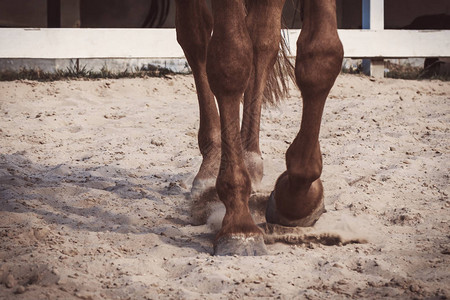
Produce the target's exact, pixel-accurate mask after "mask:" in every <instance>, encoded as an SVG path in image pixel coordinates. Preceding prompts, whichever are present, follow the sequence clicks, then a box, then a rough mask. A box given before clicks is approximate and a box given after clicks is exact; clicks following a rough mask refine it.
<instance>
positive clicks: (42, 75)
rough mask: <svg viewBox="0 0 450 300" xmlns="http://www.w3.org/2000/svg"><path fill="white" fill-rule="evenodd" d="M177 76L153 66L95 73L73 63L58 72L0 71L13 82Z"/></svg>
mask: <svg viewBox="0 0 450 300" xmlns="http://www.w3.org/2000/svg"><path fill="white" fill-rule="evenodd" d="M173 74H175V73H174V72H172V71H170V70H169V69H166V68H158V67H156V66H153V65H148V66H146V67H144V68H141V69H137V70H134V71H129V70H128V69H126V70H125V71H119V72H113V71H111V70H109V69H108V68H107V67H106V66H104V67H102V69H101V70H100V71H93V70H89V69H87V67H86V66H82V67H80V66H79V65H78V64H76V63H72V64H71V65H70V66H69V67H67V68H66V69H64V70H56V71H55V72H43V71H42V70H39V69H26V68H24V69H21V70H20V71H18V72H16V71H0V81H13V80H36V81H57V80H67V79H100V78H109V79H118V78H144V77H168V76H169V75H173Z"/></svg>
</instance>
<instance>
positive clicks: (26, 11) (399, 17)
mask: <svg viewBox="0 0 450 300" xmlns="http://www.w3.org/2000/svg"><path fill="white" fill-rule="evenodd" d="M165 1H170V4H171V9H170V12H169V16H168V18H167V21H166V23H165V24H164V26H163V27H174V18H175V3H174V1H173V0H165ZM186 1H187V0H186ZM208 1H209V0H208ZM336 2H337V14H338V23H339V28H342V29H358V28H361V14H362V5H361V2H362V0H336ZM70 3H72V4H71V5H76V3H79V6H80V13H79V14H78V16H79V18H81V27H141V26H142V25H143V23H144V20H145V17H146V16H147V14H148V12H149V9H150V4H149V3H150V2H149V1H148V0H62V5H63V7H65V9H64V10H63V12H62V13H63V16H62V18H63V19H64V18H66V19H70V17H69V16H68V15H69V14H71V13H72V14H73V13H74V7H72V6H71V5H69V4H70ZM296 3H297V0H286V6H285V9H284V20H285V24H286V25H287V26H288V27H290V28H300V26H301V21H300V20H299V19H300V18H299V11H298V8H296ZM46 4H47V1H46V0H0V26H10V27H12V26H17V27H46V26H47V14H46ZM384 5H385V28H387V29H395V28H402V27H404V26H406V25H408V24H410V23H411V22H412V21H413V20H414V19H415V18H416V17H418V16H421V15H430V14H449V15H450V1H449V0H426V1H425V0H386V1H385V4H384ZM78 26H79V24H78ZM63 27H77V24H76V22H74V21H72V20H71V21H68V22H65V23H64V22H63Z"/></svg>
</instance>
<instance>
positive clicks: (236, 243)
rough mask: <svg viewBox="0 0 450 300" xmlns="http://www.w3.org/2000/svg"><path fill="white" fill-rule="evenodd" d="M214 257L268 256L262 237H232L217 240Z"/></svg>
mask: <svg viewBox="0 0 450 300" xmlns="http://www.w3.org/2000/svg"><path fill="white" fill-rule="evenodd" d="M214 255H219V256H226V255H240V256H259V255H267V249H266V245H265V244H264V238H263V236H262V235H254V236H244V235H231V236H224V237H221V238H219V239H218V240H217V242H216V243H215V245H214Z"/></svg>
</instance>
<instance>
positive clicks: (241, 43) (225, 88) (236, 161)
mask: <svg viewBox="0 0 450 300" xmlns="http://www.w3.org/2000/svg"><path fill="white" fill-rule="evenodd" d="M212 9H213V16H214V29H213V36H212V38H211V41H210V43H209V47H208V55H207V63H206V71H207V74H208V80H209V84H210V86H211V89H212V91H213V92H214V94H215V95H216V98H217V103H218V106H219V111H220V124H221V137H222V144H221V146H222V155H221V162H220V170H219V175H218V177H217V182H216V190H217V193H218V195H219V198H220V200H221V201H222V202H223V203H224V205H225V208H226V212H225V216H224V218H223V221H222V228H221V229H220V231H219V233H218V234H217V236H216V239H215V243H214V252H215V254H216V255H233V254H238V255H258V254H265V253H266V249H265V245H264V239H263V236H262V231H261V230H260V229H259V228H258V227H257V226H256V224H255V223H254V221H253V219H252V217H251V215H250V211H249V208H248V199H249V197H250V192H251V181H250V176H249V174H248V171H247V168H246V166H245V163H244V159H243V150H242V142H241V137H240V123H239V104H240V102H241V98H242V96H243V93H244V91H245V89H246V87H247V82H248V79H249V77H250V71H251V64H252V57H253V50H252V42H251V39H250V36H249V34H248V29H247V26H246V23H245V16H246V12H245V7H244V4H243V3H242V1H239V0H232V1H223V0H213V1H212Z"/></svg>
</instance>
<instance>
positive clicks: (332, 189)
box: [0, 75, 450, 299]
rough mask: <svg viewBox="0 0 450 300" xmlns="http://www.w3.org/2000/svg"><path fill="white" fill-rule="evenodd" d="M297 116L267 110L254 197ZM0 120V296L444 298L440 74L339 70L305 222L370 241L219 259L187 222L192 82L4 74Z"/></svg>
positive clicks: (445, 191) (446, 90)
mask: <svg viewBox="0 0 450 300" xmlns="http://www.w3.org/2000/svg"><path fill="white" fill-rule="evenodd" d="M300 113H301V103H300V101H299V93H298V92H297V91H296V90H295V89H294V90H293V92H292V97H291V98H289V99H287V100H286V101H285V102H283V103H282V104H280V106H279V107H276V108H267V109H265V110H264V112H263V120H262V131H261V143H262V150H263V155H264V163H265V178H264V180H263V184H262V186H261V190H260V191H258V193H259V195H267V194H268V193H269V192H270V191H271V190H272V187H273V184H274V182H275V180H276V178H277V177H278V175H279V174H280V173H281V172H282V171H283V170H284V168H285V166H284V153H285V151H286V149H287V147H288V146H289V143H290V141H291V140H292V139H293V138H294V136H295V134H296V132H297V130H298V128H299V119H300ZM0 116H1V118H0V199H1V202H0V205H1V206H0V283H1V285H0V299H158V298H160V299H166V298H171V299H237V298H245V299H247V298H256V297H265V298H272V297H274V298H279V299H292V298H298V299H301V298H304V299H345V298H361V299H380V298H383V297H388V298H399V299H414V298H416V299H447V298H449V297H450V287H449V286H450V214H449V206H450V201H449V198H448V195H449V193H450V188H449V168H450V163H449V162H450V144H449V141H450V132H449V130H450V126H449V124H450V83H448V82H440V81H431V82H430V81H402V80H391V79H383V80H376V81H371V80H369V78H367V77H359V76H350V75H341V76H340V77H339V78H338V80H337V83H336V85H335V87H334V89H333V90H332V92H331V95H330V99H329V100H328V103H327V106H326V110H325V115H324V120H323V126H322V131H321V145H322V150H323V157H324V173H323V176H322V178H323V182H324V186H325V190H326V195H325V196H326V198H325V202H326V208H327V210H328V212H327V213H326V214H325V215H324V216H323V217H322V219H321V220H320V221H319V222H318V223H317V225H316V228H314V229H312V231H315V232H316V234H317V232H319V233H321V234H322V233H327V232H328V233H329V234H331V235H332V234H338V233H339V232H340V233H341V237H343V236H345V235H346V234H347V235H348V236H350V239H352V237H353V238H355V239H356V240H358V241H364V240H366V241H367V242H366V243H350V244H347V243H346V242H345V239H342V240H338V241H337V242H335V243H331V245H325V244H326V243H325V242H324V241H321V240H320V239H308V235H309V234H311V232H308V231H305V232H303V233H298V234H297V236H295V234H294V235H292V234H291V237H292V236H293V237H292V238H291V239H290V241H291V243H293V244H286V243H273V244H269V245H268V250H269V253H270V255H267V256H263V257H214V256H212V255H211V253H212V238H213V236H214V233H213V230H211V227H212V225H214V224H209V225H202V226H193V225H191V223H190V212H189V191H190V187H191V183H192V180H193V178H194V176H195V173H196V171H197V169H198V167H199V165H200V162H201V157H200V154H199V151H198V149H197V142H196V134H197V129H198V108H197V104H196V94H195V88H194V85H193V78H192V77H191V76H174V77H173V78H169V79H162V78H148V79H121V80H98V81H60V82H49V83H40V82H33V81H16V82H0ZM305 237H306V238H305ZM272 242H273V241H272ZM324 243H325V244H324Z"/></svg>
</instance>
